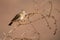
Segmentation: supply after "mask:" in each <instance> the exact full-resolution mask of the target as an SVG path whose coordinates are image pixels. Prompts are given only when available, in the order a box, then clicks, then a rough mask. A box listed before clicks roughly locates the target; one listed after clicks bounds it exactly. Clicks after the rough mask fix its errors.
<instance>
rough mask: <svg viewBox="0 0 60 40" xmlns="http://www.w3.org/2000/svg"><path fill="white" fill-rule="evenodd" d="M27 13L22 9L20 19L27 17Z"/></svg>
mask: <svg viewBox="0 0 60 40" xmlns="http://www.w3.org/2000/svg"><path fill="white" fill-rule="evenodd" d="M25 15H26V12H25V11H21V12H20V16H21V17H20V19H21V20H22V19H24V17H25Z"/></svg>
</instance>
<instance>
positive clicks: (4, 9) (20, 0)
mask: <svg viewBox="0 0 60 40" xmlns="http://www.w3.org/2000/svg"><path fill="white" fill-rule="evenodd" d="M35 1H37V3H34V2H33V0H0V38H3V37H4V35H3V32H5V33H7V32H8V31H9V30H10V29H11V28H12V26H11V27H9V26H8V23H9V22H10V21H11V19H12V18H13V17H14V16H15V15H16V14H17V13H18V12H19V11H20V10H21V9H23V10H25V11H27V12H28V13H29V12H33V11H34V9H35V8H39V11H41V10H42V9H43V8H44V7H45V6H44V5H47V6H46V7H45V8H46V9H47V7H49V4H48V1H49V0H35ZM52 3H53V11H52V15H54V17H55V18H56V20H57V26H58V31H57V33H56V35H55V36H54V35H53V34H52V33H53V31H54V26H53V25H50V26H51V27H52V29H51V30H49V29H48V27H46V25H44V22H43V21H42V19H41V20H40V21H37V22H36V23H34V26H36V27H35V28H36V29H37V30H38V31H39V32H40V40H60V0H52ZM35 5H36V7H35ZM42 13H43V12H42ZM44 15H45V13H44ZM37 17H40V16H37ZM32 19H34V18H32ZM49 23H52V21H51V19H50V20H49ZM38 25H39V26H38ZM17 32H18V31H17Z"/></svg>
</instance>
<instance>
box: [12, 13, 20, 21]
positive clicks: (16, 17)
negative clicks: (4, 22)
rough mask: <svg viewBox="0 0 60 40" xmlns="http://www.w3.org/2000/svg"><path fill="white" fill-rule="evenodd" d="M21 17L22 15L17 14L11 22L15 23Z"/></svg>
mask: <svg viewBox="0 0 60 40" xmlns="http://www.w3.org/2000/svg"><path fill="white" fill-rule="evenodd" d="M19 17H20V14H17V15H16V16H15V17H14V18H13V19H12V20H11V21H15V20H17V19H18V18H19Z"/></svg>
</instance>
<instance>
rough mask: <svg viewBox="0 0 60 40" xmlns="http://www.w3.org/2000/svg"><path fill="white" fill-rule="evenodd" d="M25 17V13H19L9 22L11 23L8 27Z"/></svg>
mask: <svg viewBox="0 0 60 40" xmlns="http://www.w3.org/2000/svg"><path fill="white" fill-rule="evenodd" d="M25 15H26V12H25V11H21V12H19V13H18V14H16V16H15V17H14V18H13V19H12V20H11V22H10V23H9V24H8V25H9V26H11V25H12V24H13V22H14V21H17V20H23V19H24V17H25Z"/></svg>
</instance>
